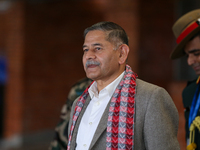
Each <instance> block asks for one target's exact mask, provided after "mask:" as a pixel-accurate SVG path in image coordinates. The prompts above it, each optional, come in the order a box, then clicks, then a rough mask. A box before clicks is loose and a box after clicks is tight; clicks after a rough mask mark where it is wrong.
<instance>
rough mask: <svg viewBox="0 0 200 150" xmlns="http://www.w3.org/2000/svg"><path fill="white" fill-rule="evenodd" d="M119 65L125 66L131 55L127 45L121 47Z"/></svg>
mask: <svg viewBox="0 0 200 150" xmlns="http://www.w3.org/2000/svg"><path fill="white" fill-rule="evenodd" d="M119 53H120V55H119V64H124V63H126V60H127V58H128V53H129V47H128V45H126V44H122V45H120V48H119Z"/></svg>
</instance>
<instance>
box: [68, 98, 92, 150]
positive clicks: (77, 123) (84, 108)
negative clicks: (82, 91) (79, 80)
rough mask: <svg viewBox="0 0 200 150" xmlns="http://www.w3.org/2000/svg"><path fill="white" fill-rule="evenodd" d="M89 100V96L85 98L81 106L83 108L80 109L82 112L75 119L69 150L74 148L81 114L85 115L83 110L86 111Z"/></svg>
mask: <svg viewBox="0 0 200 150" xmlns="http://www.w3.org/2000/svg"><path fill="white" fill-rule="evenodd" d="M90 100H91V98H90V96H88V97H87V98H86V101H85V103H84V106H83V108H82V110H81V112H80V114H79V116H78V119H77V121H76V124H75V127H74V131H73V135H72V139H71V146H70V147H71V148H70V149H75V148H76V137H77V133H78V127H79V125H80V122H81V119H82V117H83V114H84V113H85V110H86V108H87V106H88V104H89V103H90Z"/></svg>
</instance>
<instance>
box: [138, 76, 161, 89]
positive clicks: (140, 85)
mask: <svg viewBox="0 0 200 150" xmlns="http://www.w3.org/2000/svg"><path fill="white" fill-rule="evenodd" d="M136 86H137V87H138V88H143V89H155V88H162V87H160V86H158V85H155V84H153V83H150V82H147V81H144V80H141V79H138V78H137V79H136Z"/></svg>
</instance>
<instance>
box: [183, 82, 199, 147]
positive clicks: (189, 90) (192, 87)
mask: <svg viewBox="0 0 200 150" xmlns="http://www.w3.org/2000/svg"><path fill="white" fill-rule="evenodd" d="M196 89H197V84H196V80H193V81H190V82H188V84H187V86H186V88H185V89H184V90H183V93H182V98H183V105H184V108H185V110H184V114H185V120H186V122H185V130H186V140H187V141H188V140H189V135H190V132H189V126H188V120H189V114H190V108H191V105H192V101H193V97H194V94H195V91H196ZM197 116H200V109H199V111H198V113H197ZM194 139H195V143H196V144H197V149H196V150H200V133H199V130H198V129H197V128H196V129H195V138H194Z"/></svg>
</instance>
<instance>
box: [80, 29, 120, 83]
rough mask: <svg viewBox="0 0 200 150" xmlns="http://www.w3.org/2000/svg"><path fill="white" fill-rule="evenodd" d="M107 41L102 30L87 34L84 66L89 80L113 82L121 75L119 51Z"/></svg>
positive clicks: (84, 48)
mask: <svg viewBox="0 0 200 150" xmlns="http://www.w3.org/2000/svg"><path fill="white" fill-rule="evenodd" d="M114 48H115V47H114V45H113V44H112V43H111V42H109V41H107V40H106V34H105V32H103V31H100V30H94V31H90V32H88V33H87V35H86V37H85V41H84V44H83V65H84V70H85V72H86V75H87V77H88V78H90V79H92V80H101V81H108V80H113V79H114V78H116V76H118V74H119V57H120V53H119V50H114Z"/></svg>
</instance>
